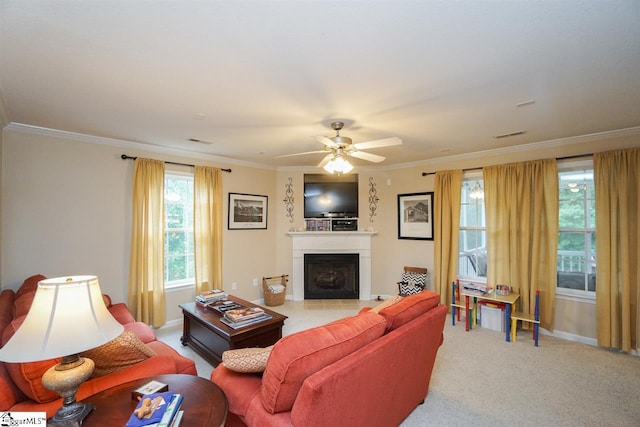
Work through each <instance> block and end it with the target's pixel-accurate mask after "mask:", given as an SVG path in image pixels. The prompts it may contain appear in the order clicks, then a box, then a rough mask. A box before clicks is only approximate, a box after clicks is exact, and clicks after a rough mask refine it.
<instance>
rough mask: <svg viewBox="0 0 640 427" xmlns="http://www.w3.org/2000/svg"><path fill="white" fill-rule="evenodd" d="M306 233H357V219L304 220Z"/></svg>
mask: <svg viewBox="0 0 640 427" xmlns="http://www.w3.org/2000/svg"><path fill="white" fill-rule="evenodd" d="M304 221H305V226H306V230H307V231H358V218H341V217H338V218H305V220H304Z"/></svg>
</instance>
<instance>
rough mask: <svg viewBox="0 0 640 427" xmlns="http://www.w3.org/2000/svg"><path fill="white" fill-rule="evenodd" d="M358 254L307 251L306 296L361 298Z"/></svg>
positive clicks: (305, 267) (305, 270)
mask: <svg viewBox="0 0 640 427" xmlns="http://www.w3.org/2000/svg"><path fill="white" fill-rule="evenodd" d="M359 272H360V255H359V254H329V253H323V254H305V255H304V298H305V299H335V298H344V299H358V298H359V295H360V286H359V282H360V281H359V278H360V274H359Z"/></svg>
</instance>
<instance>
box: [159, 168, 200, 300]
mask: <svg viewBox="0 0 640 427" xmlns="http://www.w3.org/2000/svg"><path fill="white" fill-rule="evenodd" d="M169 177H176V178H185V177H187V178H190V179H191V183H192V184H193V173H188V172H180V171H173V170H165V185H166V180H167V178H169ZM164 197H165V199H164V202H165V203H164V205H165V212H164V227H163V228H164V233H165V235H166V233H167V231H168V230H169V229H168V228H167V222H166V217H167V210H166V207H167V199H166V195H165V196H164ZM190 203H191V211H192V212H193V200H191V201H190ZM188 219H189V221H188V223H187V224H186V227H183V228H180V229H177V230H178V231H187V230H188V229H189V227H191V229H192V231H193V226H194V224H193V221H194V218H193V216H192V217H191V218H188ZM171 230H172V231H175V230H176V229H171ZM165 240H166V238H165ZM187 255H191V256H195V254H187ZM163 257H164V264H165V266H164V268H165V269H166V268H167V265H166V264H167V254H166V241H165V248H163ZM194 261H195V260H194ZM163 270H164V269H163ZM165 273H166V272H165V271H163V277H164V276H165ZM193 276H194V277H193V278H187V279H181V280H172V281H165V282H164V288H165V290H169V289H173V290H175V289H177V288H190V287H195V271H193Z"/></svg>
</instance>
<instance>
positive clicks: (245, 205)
mask: <svg viewBox="0 0 640 427" xmlns="http://www.w3.org/2000/svg"><path fill="white" fill-rule="evenodd" d="M267 199H268V198H267V196H258V195H255V194H239V193H229V226H228V229H229V230H259V229H265V230H266V228H267V201H268V200H267Z"/></svg>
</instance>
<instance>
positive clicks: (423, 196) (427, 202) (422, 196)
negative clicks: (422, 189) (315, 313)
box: [398, 192, 433, 240]
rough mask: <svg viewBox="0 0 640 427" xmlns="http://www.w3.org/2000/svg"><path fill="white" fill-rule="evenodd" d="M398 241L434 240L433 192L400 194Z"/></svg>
mask: <svg viewBox="0 0 640 427" xmlns="http://www.w3.org/2000/svg"><path fill="white" fill-rule="evenodd" d="M398 239H413V240H433V192H428V193H411V194H398Z"/></svg>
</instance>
